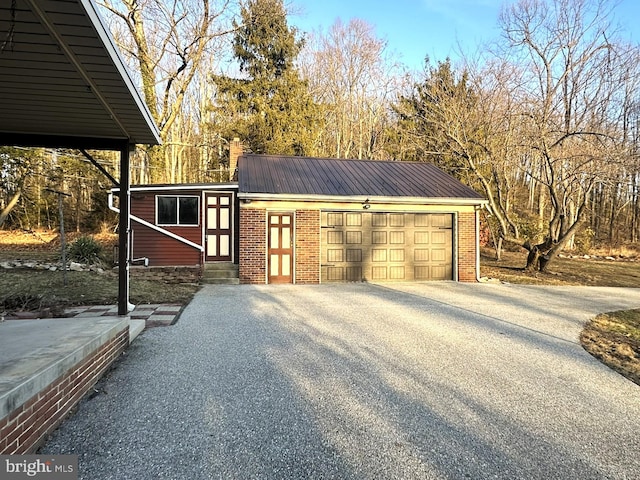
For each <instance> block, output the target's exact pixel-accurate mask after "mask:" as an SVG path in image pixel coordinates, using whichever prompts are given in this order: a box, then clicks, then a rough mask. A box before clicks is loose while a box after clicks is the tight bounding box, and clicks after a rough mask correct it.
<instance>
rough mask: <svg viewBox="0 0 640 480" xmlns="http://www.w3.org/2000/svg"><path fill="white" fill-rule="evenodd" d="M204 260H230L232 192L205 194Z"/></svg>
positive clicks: (231, 246)
mask: <svg viewBox="0 0 640 480" xmlns="http://www.w3.org/2000/svg"><path fill="white" fill-rule="evenodd" d="M205 206H206V207H205V208H206V209H207V210H206V215H205V233H204V238H205V243H206V251H205V261H207V262H230V261H231V260H232V257H231V253H232V249H233V238H232V235H231V232H232V228H233V211H232V208H233V193H228V192H226V193H225V192H215V193H206V194H205Z"/></svg>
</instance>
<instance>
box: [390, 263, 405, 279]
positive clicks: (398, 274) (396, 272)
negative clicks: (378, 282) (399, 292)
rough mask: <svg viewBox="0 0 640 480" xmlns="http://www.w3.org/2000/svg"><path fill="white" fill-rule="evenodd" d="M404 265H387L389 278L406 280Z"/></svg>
mask: <svg viewBox="0 0 640 480" xmlns="http://www.w3.org/2000/svg"><path fill="white" fill-rule="evenodd" d="M405 270H406V269H405V267H404V266H397V267H389V280H406V278H407V277H406V274H405Z"/></svg>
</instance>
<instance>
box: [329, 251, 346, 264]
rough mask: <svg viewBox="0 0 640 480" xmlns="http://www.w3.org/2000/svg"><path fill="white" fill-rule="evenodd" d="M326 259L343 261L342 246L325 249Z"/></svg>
mask: <svg viewBox="0 0 640 480" xmlns="http://www.w3.org/2000/svg"><path fill="white" fill-rule="evenodd" d="M327 261H329V262H344V250H343V249H342V248H330V249H328V250H327Z"/></svg>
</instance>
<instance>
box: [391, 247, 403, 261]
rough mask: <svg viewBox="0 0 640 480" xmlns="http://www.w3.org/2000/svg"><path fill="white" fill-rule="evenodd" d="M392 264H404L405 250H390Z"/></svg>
mask: <svg viewBox="0 0 640 480" xmlns="http://www.w3.org/2000/svg"><path fill="white" fill-rule="evenodd" d="M389 261H390V262H404V248H392V249H390V250H389Z"/></svg>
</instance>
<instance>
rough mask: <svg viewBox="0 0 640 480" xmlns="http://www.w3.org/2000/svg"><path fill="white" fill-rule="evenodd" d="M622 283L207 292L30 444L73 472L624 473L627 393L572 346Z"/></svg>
mask: <svg viewBox="0 0 640 480" xmlns="http://www.w3.org/2000/svg"><path fill="white" fill-rule="evenodd" d="M633 305H635V306H638V305H640V292H638V291H637V290H631V289H612V290H599V289H588V290H581V289H576V290H572V289H571V288H564V287H563V289H562V290H557V289H556V288H555V287H554V289H553V290H551V291H550V292H547V291H545V289H541V288H540V287H535V288H534V287H528V288H527V287H515V286H506V285H465V284H456V283H442V284H440V283H437V284H434V283H423V284H397V285H385V286H381V285H369V284H347V285H320V286H208V287H205V288H204V289H203V290H202V291H201V292H199V293H198V294H197V295H196V297H195V298H194V300H193V302H192V303H191V304H190V305H189V306H188V307H187V308H186V309H185V310H184V312H183V314H182V316H181V318H180V321H179V322H178V323H177V324H176V325H175V326H173V327H168V328H164V329H154V330H151V331H148V332H145V333H144V334H143V335H142V336H141V337H140V338H139V340H138V342H137V343H136V344H134V345H133V346H132V347H131V349H130V351H129V352H128V354H127V356H126V358H124V359H123V360H122V362H120V365H119V366H118V368H117V369H115V370H114V371H113V372H112V374H111V375H110V376H109V378H107V379H105V381H103V382H102V384H101V388H102V391H103V392H104V394H103V395H97V396H95V397H94V398H93V399H92V400H89V401H86V402H84V403H83V404H82V405H81V406H80V408H79V410H78V412H77V414H76V415H74V416H73V417H72V418H70V419H69V420H68V421H67V422H66V423H65V424H64V425H63V426H62V427H61V428H60V429H59V430H58V432H57V433H56V434H55V435H54V436H53V437H52V439H51V440H50V441H49V442H48V444H47V445H46V446H45V447H44V449H43V452H47V453H78V454H80V472H81V478H87V479H89V478H91V479H99V478H125V477H123V475H126V476H127V478H141V479H144V478H149V479H151V478H172V479H178V478H185V479H187V478H189V479H206V478H243V479H244V478H412V479H413V478H427V479H429V478H442V479H459V478H475V479H481V478H504V479H507V478H508V479H513V478H527V479H536V478H540V479H548V478H564V479H574V478H575V479H591V478H593V479H596V478H598V479H601V478H637V472H639V471H640V459H639V458H638V457H637V455H635V454H632V452H637V451H638V447H639V446H640V438H639V437H638V435H637V432H638V431H640V401H638V399H639V398H640V388H639V387H637V386H636V385H635V384H633V383H632V382H630V381H628V380H626V379H624V378H623V377H620V376H618V375H617V374H616V373H614V372H612V371H609V370H608V369H607V368H606V367H604V366H602V365H601V364H599V362H597V361H596V360H594V359H592V358H591V357H590V356H589V355H588V354H587V353H585V352H584V351H583V350H582V348H581V347H580V345H579V343H578V339H577V334H576V332H579V330H580V328H581V325H582V323H583V322H584V321H585V320H586V319H587V318H588V317H589V316H592V315H594V314H595V313H597V312H598V311H600V310H599V309H602V308H603V309H605V310H614V309H617V308H628V307H629V306H633Z"/></svg>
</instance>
